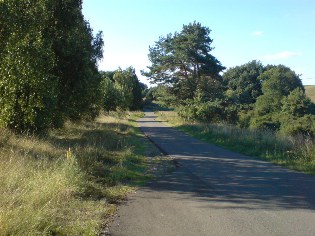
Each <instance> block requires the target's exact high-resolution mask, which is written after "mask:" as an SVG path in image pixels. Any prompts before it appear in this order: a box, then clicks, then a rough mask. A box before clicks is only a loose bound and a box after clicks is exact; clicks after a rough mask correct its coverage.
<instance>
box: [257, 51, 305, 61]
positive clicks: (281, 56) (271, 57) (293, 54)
mask: <svg viewBox="0 0 315 236" xmlns="http://www.w3.org/2000/svg"><path fill="white" fill-rule="evenodd" d="M300 55H301V53H300V52H293V51H283V52H278V53H274V54H267V55H264V56H262V57H261V58H260V59H261V60H271V61H275V60H281V59H288V58H291V57H296V56H300Z"/></svg>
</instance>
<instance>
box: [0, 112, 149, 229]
mask: <svg viewBox="0 0 315 236" xmlns="http://www.w3.org/2000/svg"><path fill="white" fill-rule="evenodd" d="M141 115H142V113H136V114H135V113H133V114H131V115H130V114H122V113H114V114H112V115H111V116H105V115H102V116H100V117H99V118H98V119H97V120H96V121H95V122H80V123H71V122H68V123H66V125H65V127H64V128H63V129H59V130H54V131H51V132H50V133H49V134H48V135H45V136H44V137H36V136H31V137H30V136H26V135H16V134H13V133H11V132H10V131H8V130H5V129H0V179H1V185H0V234H1V235H56V234H58V235H98V234H99V233H100V230H101V227H102V225H104V222H105V221H106V218H107V216H108V215H110V214H112V213H113V212H114V211H115V204H116V203H118V202H119V201H120V200H122V199H124V198H125V197H126V194H127V193H129V192H130V191H132V190H134V188H135V187H137V186H139V185H142V184H144V183H145V182H146V181H147V180H148V179H150V178H152V176H151V174H150V173H149V172H148V169H149V168H150V166H151V165H152V164H154V161H148V159H147V158H146V153H145V152H147V151H148V149H150V148H151V149H152V146H150V143H148V142H147V141H144V137H143V136H142V134H141V133H140V132H139V130H138V128H137V127H136V125H135V122H134V119H136V118H137V117H140V116H141ZM152 160H153V159H152Z"/></svg>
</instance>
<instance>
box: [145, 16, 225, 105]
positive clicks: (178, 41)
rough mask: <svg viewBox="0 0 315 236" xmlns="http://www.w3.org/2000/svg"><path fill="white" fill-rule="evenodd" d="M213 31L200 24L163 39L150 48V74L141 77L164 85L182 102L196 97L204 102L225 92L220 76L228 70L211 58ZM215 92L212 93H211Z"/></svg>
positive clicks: (146, 73)
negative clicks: (211, 33) (199, 97)
mask: <svg viewBox="0 0 315 236" xmlns="http://www.w3.org/2000/svg"><path fill="white" fill-rule="evenodd" d="M209 34H210V29H209V28H207V27H203V26H201V24H200V23H196V22H194V23H190V24H188V25H184V26H183V29H182V31H181V32H179V33H177V32H175V33H174V35H172V34H168V35H167V36H166V37H160V38H159V40H158V41H157V42H156V43H155V45H154V46H153V47H150V48H149V55H148V56H149V60H150V61H151V63H152V65H151V66H149V67H148V69H149V71H147V72H144V71H142V74H143V75H145V76H147V77H149V78H150V80H151V82H152V83H162V84H165V85H168V86H169V87H170V88H171V89H172V93H173V94H174V95H175V96H176V97H177V98H178V99H179V100H185V99H193V98H194V97H196V95H197V94H199V96H202V97H204V99H205V100H209V99H213V100H214V97H216V96H217V92H218V91H222V79H221V76H220V75H219V73H220V72H221V71H222V70H224V69H225V68H224V67H223V66H222V65H221V63H220V62H219V61H218V60H217V59H216V58H215V57H214V56H212V55H211V54H210V52H211V51H212V49H213V48H212V47H211V43H212V41H213V40H212V39H211V38H210V36H209ZM211 90H212V91H211Z"/></svg>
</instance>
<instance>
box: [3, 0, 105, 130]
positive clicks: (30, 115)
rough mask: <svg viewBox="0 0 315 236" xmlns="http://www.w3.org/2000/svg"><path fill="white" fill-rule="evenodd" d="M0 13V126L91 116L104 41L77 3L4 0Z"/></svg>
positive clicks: (37, 125)
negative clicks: (93, 32) (93, 31)
mask: <svg viewBox="0 0 315 236" xmlns="http://www.w3.org/2000/svg"><path fill="white" fill-rule="evenodd" d="M21 9H23V10H21ZM0 10H1V12H0V125H1V126H6V127H9V128H12V129H14V130H17V131H25V130H41V129H46V128H50V127H54V126H58V125H62V123H63V120H64V119H65V118H71V119H81V118H87V117H95V116H96V115H97V113H98V110H99V105H100V104H99V101H100V93H99V89H98V87H99V83H100V80H101V77H100V76H99V73H98V70H97V61H98V60H99V59H101V57H102V46H103V40H102V34H101V33H98V34H97V35H96V37H95V38H93V34H92V29H91V28H90V26H89V24H88V22H86V21H85V20H84V17H83V15H82V11H81V10H82V1H81V0H64V1H59V0H38V1H34V0H21V1H15V0H6V1H0Z"/></svg>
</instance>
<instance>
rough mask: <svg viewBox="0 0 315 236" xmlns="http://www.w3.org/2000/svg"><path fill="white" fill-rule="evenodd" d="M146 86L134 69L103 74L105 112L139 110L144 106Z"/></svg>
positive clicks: (102, 85)
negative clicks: (143, 94) (143, 98)
mask: <svg viewBox="0 0 315 236" xmlns="http://www.w3.org/2000/svg"><path fill="white" fill-rule="evenodd" d="M143 89H145V88H144V86H143V85H142V84H141V83H140V82H139V80H138V77H137V75H136V73H135V70H134V69H133V68H132V67H129V68H127V69H126V70H122V69H118V70H116V71H114V72H103V80H102V83H101V93H102V103H103V108H104V110H105V111H114V110H116V109H117V108H119V109H122V110H138V109H140V108H141V106H142V91H143Z"/></svg>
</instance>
